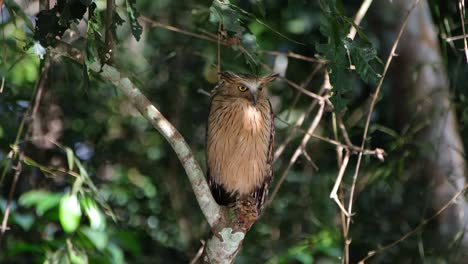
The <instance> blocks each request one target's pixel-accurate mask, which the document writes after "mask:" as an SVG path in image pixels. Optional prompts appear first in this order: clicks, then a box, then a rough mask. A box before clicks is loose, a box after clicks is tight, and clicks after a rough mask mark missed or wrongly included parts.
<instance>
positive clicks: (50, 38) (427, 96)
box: [0, 0, 468, 264]
mask: <svg viewBox="0 0 468 264" xmlns="http://www.w3.org/2000/svg"><path fill="white" fill-rule="evenodd" d="M107 2H109V1H107ZM110 2H113V4H114V6H113V7H114V8H113V10H112V11H113V12H111V13H112V14H113V16H112V18H111V20H106V19H107V18H108V13H106V1H104V0H95V1H80V0H68V1H58V4H57V5H56V1H40V2H39V1H33V0H17V1H13V0H0V5H1V16H0V21H1V22H0V45H1V50H0V78H1V86H0V89H1V90H0V120H1V121H0V169H1V172H2V174H1V176H0V177H1V178H0V190H1V192H0V212H1V215H2V220H3V222H2V230H1V231H2V232H1V237H0V243H1V244H0V262H1V263H87V262H89V263H188V262H190V260H191V259H192V258H193V257H194V256H195V255H196V253H197V251H198V250H199V248H200V247H201V246H202V244H203V243H204V241H206V239H207V238H209V236H210V230H209V226H208V224H207V222H206V220H205V219H204V217H203V215H202V213H201V211H200V208H199V206H198V204H197V202H196V199H194V198H195V197H194V194H193V191H192V189H191V186H190V183H189V181H188V179H187V176H186V174H185V172H184V170H183V168H182V166H181V164H180V162H179V160H178V159H177V156H176V155H175V153H174V152H173V150H172V149H171V147H170V145H169V144H168V143H167V142H166V141H165V139H164V138H163V137H162V136H161V135H160V134H159V133H158V132H157V131H156V130H155V129H154V128H152V127H151V125H150V124H149V122H148V121H147V120H146V119H145V118H143V117H142V116H141V115H140V114H139V112H138V111H137V110H136V109H135V108H134V107H133V106H132V105H131V103H130V102H129V101H128V100H127V99H126V98H125V96H124V95H123V94H121V93H120V92H119V91H118V90H117V89H116V88H115V87H114V86H113V85H112V84H110V83H108V82H106V81H103V80H102V79H101V78H99V77H98V76H97V75H96V74H93V73H92V72H91V71H90V70H89V69H88V68H87V67H86V66H83V65H80V64H78V63H75V62H73V61H72V60H70V59H68V58H66V57H58V56H53V55H51V54H50V53H49V52H45V51H42V50H41V48H42V47H56V46H57V45H59V44H60V43H62V42H63V43H68V44H69V45H72V46H73V47H75V48H77V49H80V50H82V51H85V52H86V57H85V58H84V62H85V64H84V65H89V63H91V62H92V61H93V60H95V59H96V58H101V59H104V60H107V61H108V62H109V63H112V64H113V65H114V66H115V67H116V68H117V69H118V70H119V71H120V72H121V73H122V74H123V75H125V76H128V77H129V78H130V79H131V80H132V81H133V82H134V83H135V84H136V86H137V87H138V88H139V89H141V91H142V92H143V93H144V94H145V95H146V96H147V97H148V98H149V99H150V101H151V102H152V103H153V104H154V105H155V106H156V107H157V108H158V109H159V110H160V111H161V112H162V114H163V115H165V116H166V117H167V118H168V120H169V121H170V122H171V123H172V124H173V125H174V126H175V127H176V128H177V129H178V130H179V131H180V132H181V134H182V135H183V136H184V138H185V140H186V141H187V142H188V144H189V145H190V147H191V148H192V150H193V152H194V154H195V156H196V159H197V160H198V161H199V162H200V164H201V165H202V167H204V163H205V161H204V160H205V156H204V140H205V126H206V117H207V114H208V106H209V97H208V96H207V95H206V92H209V91H210V90H211V89H212V88H213V87H214V86H215V84H216V82H217V72H218V68H217V66H218V65H217V62H218V56H219V57H220V59H221V64H220V67H221V70H231V71H235V72H244V73H253V74H265V73H269V72H271V71H276V72H279V73H280V74H281V76H282V78H280V79H279V80H278V81H276V82H275V83H273V84H272V85H271V87H270V88H269V94H270V99H271V101H272V104H273V107H274V111H275V115H276V117H277V118H276V140H275V141H276V146H278V148H277V160H276V162H275V164H274V175H275V176H274V180H273V183H272V187H271V190H270V194H272V192H273V189H274V188H275V187H276V186H278V192H277V194H275V195H274V199H273V200H272V203H271V204H270V205H269V207H268V208H267V209H266V210H265V212H264V214H263V216H262V218H261V219H260V220H259V221H258V222H257V223H255V225H254V226H253V227H252V229H251V230H250V232H249V233H248V234H247V236H246V239H245V241H244V243H243V247H242V250H241V252H240V253H239V255H238V257H237V259H236V263H322V264H324V263H341V262H342V256H343V255H344V254H345V251H346V248H345V246H344V244H345V241H346V239H345V237H347V238H348V239H349V240H350V241H351V244H350V246H349V257H350V260H349V262H350V263H357V262H358V261H359V260H361V259H362V258H364V257H365V256H367V254H368V252H369V251H371V250H376V249H378V248H380V247H382V246H384V245H387V244H390V243H392V242H393V241H398V240H400V241H399V242H398V243H396V244H395V245H394V246H392V247H390V248H388V249H386V250H384V251H382V252H378V254H376V256H374V257H373V258H371V259H369V260H368V263H468V262H467V261H466V259H465V257H466V252H468V251H467V249H468V238H466V237H465V236H464V232H465V229H466V228H467V224H468V206H467V205H466V202H465V195H464V194H462V195H460V196H457V197H455V195H457V194H458V195H459V194H460V193H459V192H460V191H462V190H464V189H465V188H466V186H465V176H466V164H465V154H464V149H465V146H466V144H467V142H468V141H467V139H468V103H467V100H468V97H467V96H468V86H467V85H466V84H467V83H468V66H467V60H468V55H465V54H468V48H467V47H466V42H465V43H464V40H463V34H466V33H464V27H463V23H465V24H466V17H465V14H464V9H465V7H464V6H463V2H464V1H462V0H460V1H433V0H429V1H420V2H419V3H418V4H417V6H416V7H415V8H414V9H411V7H412V5H413V1H409V0H408V1H405V0H394V1H387V0H385V1H374V2H372V1H364V2H367V3H370V7H369V9H368V11H367V12H364V14H362V15H361V17H362V22H360V28H359V30H358V33H357V34H356V36H355V37H354V36H352V37H350V35H348V32H349V30H350V28H351V27H352V24H353V22H352V21H353V20H354V21H356V20H355V18H356V14H357V12H358V10H359V9H360V8H361V7H362V4H363V2H361V1H357V0H352V1H336V2H335V1H305V0H298V1H285V0H284V1H283V0H271V1H262V0H238V1H234V0H232V1H231V2H230V3H228V2H227V1H217V0H215V1H213V2H212V1H199V0H187V1H169V0H153V1H151V0H139V1H132V0H126V1H124V0H115V1H110ZM40 4H41V5H42V6H41V9H40V7H39V6H40ZM39 10H44V11H47V12H44V11H43V13H42V18H41V19H40V20H36V17H37V16H38V13H39ZM408 10H412V11H411V13H410V16H409V19H408V21H407V22H408V23H407V25H406V27H405V32H404V34H403V35H402V36H401V39H400V43H399V46H398V48H397V50H396V52H395V53H396V54H395V56H394V57H393V61H392V63H391V66H390V68H389V70H388V73H387V75H386V77H385V81H384V82H383V85H382V86H381V89H380V90H379V93H378V97H377V101H376V102H377V103H376V106H375V109H374V111H373V113H372V114H371V119H370V121H371V123H370V127H369V132H368V135H367V139H366V141H365V148H366V149H368V150H369V151H371V152H372V151H374V152H372V153H374V155H373V154H372V153H371V154H369V153H368V154H369V155H368V154H364V155H363V156H362V162H361V165H360V170H359V174H358V177H357V181H356V182H355V184H353V175H354V173H355V169H356V162H357V160H358V155H357V154H358V152H352V153H351V156H350V160H349V165H348V167H347V168H346V170H345V173H344V176H343V181H342V184H341V187H340V189H339V192H338V194H339V197H340V199H341V201H342V202H343V204H345V205H346V208H348V204H349V201H350V194H351V193H353V196H352V201H353V203H352V204H353V207H352V213H353V214H354V215H353V217H352V221H351V223H350V225H349V233H348V234H345V233H344V226H345V225H346V224H345V223H346V218H345V217H344V215H343V214H342V213H341V211H340V209H339V207H338V206H337V205H336V203H335V202H334V201H333V200H331V199H330V198H329V196H330V192H331V190H332V188H333V185H334V183H335V180H336V177H337V174H338V170H339V168H340V165H341V164H342V161H343V160H342V157H343V155H344V153H345V152H343V148H340V147H337V145H336V142H340V144H342V145H341V147H343V146H344V147H345V149H346V147H349V146H350V145H349V144H352V145H353V146H357V147H360V145H361V141H362V138H363V133H364V130H365V125H366V118H367V116H368V114H369V107H370V105H371V104H372V103H371V102H372V95H373V94H374V93H376V91H377V90H376V87H377V86H378V83H379V80H380V78H381V76H382V73H383V70H384V65H385V63H386V61H387V59H388V55H389V54H390V50H391V47H392V45H393V44H394V43H395V40H396V39H397V36H398V32H399V31H400V28H401V26H402V24H403V22H404V21H405V16H406V15H407V14H408ZM358 17H359V16H358ZM37 21H40V22H39V23H38V22H37ZM465 27H466V25H465ZM106 28H107V29H108V30H106ZM109 28H111V29H110V30H109ZM109 32H111V33H110V34H111V36H108V35H107V34H106V33H109ZM218 32H221V33H220V34H218ZM218 36H220V41H219V42H220V43H219V44H218V41H217V38H218ZM137 39H138V40H137ZM218 45H219V47H218ZM106 48H108V49H106ZM109 49H111V50H112V51H111V52H109ZM218 50H219V54H218ZM39 55H41V56H43V58H42V59H41V58H40V56H39ZM325 72H328V73H329V75H330V81H331V85H332V86H333V89H332V90H331V92H330V95H331V98H330V100H331V102H332V103H333V105H334V108H333V109H325V113H324V115H323V117H322V118H321V120H320V123H319V125H318V127H317V128H316V129H315V131H313V134H314V135H316V136H314V137H312V138H310V139H309V140H307V141H306V142H305V143H303V146H304V148H300V146H301V142H302V141H303V140H304V136H305V135H307V133H305V131H306V130H307V129H308V128H309V127H310V125H311V123H312V122H313V120H314V118H315V117H316V114H317V109H318V107H317V106H313V105H314V104H316V101H315V100H313V99H312V98H310V97H309V96H307V95H305V94H303V93H301V92H299V91H298V90H297V89H295V88H294V87H293V86H294V84H296V86H302V87H303V88H304V89H307V90H309V91H311V92H314V93H317V94H318V93H321V92H323V89H322V83H323V82H324V76H325ZM291 82H293V85H291ZM313 107H315V108H313ZM345 131H346V133H345ZM320 137H321V138H322V139H320ZM323 138H325V139H326V140H324V139H323ZM330 140H334V141H333V142H335V143H333V142H332V143H330ZM376 148H380V149H383V150H384V151H385V156H384V160H383V161H382V160H380V159H379V157H377V155H375V149H376ZM297 151H299V154H300V155H299V156H297V155H294V153H295V152H297ZM294 156H296V158H294V159H292V158H293V157H294ZM283 175H284V178H283V177H282V176H283ZM281 178H283V179H284V182H282V181H280V179H281ZM280 182H281V183H280ZM278 183H280V185H277V184H278ZM279 187H281V188H279ZM454 197H455V198H456V199H452V198H454ZM444 205H450V206H448V207H447V208H446V209H445V210H443V211H441V212H438V210H439V209H440V208H442V207H443V206H444ZM436 213H437V215H436V216H435V217H431V216H434V214H436ZM428 219H430V221H429V220H428ZM408 232H411V233H410V234H411V235H410V236H408V237H403V236H404V235H405V234H408Z"/></svg>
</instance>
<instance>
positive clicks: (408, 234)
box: [359, 183, 468, 264]
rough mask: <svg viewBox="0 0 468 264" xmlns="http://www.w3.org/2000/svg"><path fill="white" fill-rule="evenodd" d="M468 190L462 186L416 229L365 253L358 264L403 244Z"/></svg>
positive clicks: (466, 185)
mask: <svg viewBox="0 0 468 264" xmlns="http://www.w3.org/2000/svg"><path fill="white" fill-rule="evenodd" d="M467 188H468V183H467V184H465V186H463V188H462V189H461V190H460V191H458V192H457V193H456V194H455V195H454V196H453V197H452V199H450V200H449V201H448V202H447V203H446V204H445V205H444V206H442V207H441V208H440V209H439V210H437V212H436V213H435V214H433V215H432V216H430V217H429V218H426V219H424V220H423V221H422V222H421V223H420V224H419V225H418V226H417V227H415V228H414V229H413V230H411V231H409V232H408V233H406V234H405V235H403V236H402V237H400V238H399V239H397V240H395V241H393V242H392V243H390V244H387V245H385V246H383V247H380V248H377V249H374V250H371V251H369V252H367V256H366V257H365V258H363V259H361V260H360V261H359V264H364V262H365V261H366V260H368V259H369V258H371V257H373V256H375V255H376V254H378V253H382V252H383V251H385V250H387V249H389V248H392V247H393V246H395V245H397V244H399V243H401V242H403V241H404V240H406V239H407V238H408V237H410V236H412V235H413V234H414V233H416V232H417V231H418V230H419V229H421V228H422V227H423V226H425V225H427V224H428V223H429V222H430V221H432V220H434V219H435V218H436V217H437V216H439V215H440V214H441V213H442V212H444V211H445V210H446V209H447V208H449V206H450V205H452V204H453V203H454V202H455V200H456V199H457V198H458V197H460V196H461V195H462V194H463V193H464V192H465V191H466V189H467Z"/></svg>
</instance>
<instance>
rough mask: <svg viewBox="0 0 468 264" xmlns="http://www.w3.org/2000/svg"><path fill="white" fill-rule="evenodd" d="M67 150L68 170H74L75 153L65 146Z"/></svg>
mask: <svg viewBox="0 0 468 264" xmlns="http://www.w3.org/2000/svg"><path fill="white" fill-rule="evenodd" d="M65 152H66V153H67V161H68V170H70V171H72V170H73V165H74V162H73V161H74V159H75V154H74V153H73V150H72V149H71V148H69V147H65Z"/></svg>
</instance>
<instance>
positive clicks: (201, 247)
mask: <svg viewBox="0 0 468 264" xmlns="http://www.w3.org/2000/svg"><path fill="white" fill-rule="evenodd" d="M200 242H201V246H200V248H199V249H198V251H197V254H195V256H194V257H193V258H192V260H191V261H190V264H195V263H198V260H199V259H200V257H201V256H202V255H203V251H204V250H205V240H201V241H200Z"/></svg>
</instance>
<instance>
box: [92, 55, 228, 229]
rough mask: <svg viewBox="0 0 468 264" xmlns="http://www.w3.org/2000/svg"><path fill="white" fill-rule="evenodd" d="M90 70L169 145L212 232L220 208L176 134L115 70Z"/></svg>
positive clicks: (196, 165) (103, 67)
mask: <svg viewBox="0 0 468 264" xmlns="http://www.w3.org/2000/svg"><path fill="white" fill-rule="evenodd" d="M90 69H91V70H92V71H93V72H95V73H97V74H99V76H100V77H102V78H103V79H104V80H107V81H110V82H112V83H113V84H114V85H115V86H116V87H117V88H118V89H119V90H120V91H122V92H123V93H124V94H125V95H126V96H127V98H128V99H129V100H130V101H131V102H132V104H133V105H134V106H135V107H136V108H137V109H138V111H140V113H141V114H142V115H143V116H144V117H145V118H146V119H147V120H148V121H149V122H150V123H151V124H152V125H153V127H154V128H156V129H157V130H158V131H159V132H160V133H161V134H162V135H163V136H164V138H165V139H166V140H167V141H168V142H169V144H170V145H171V147H172V149H173V150H174V152H175V153H176V155H177V157H178V158H179V160H180V162H181V163H182V166H183V167H184V169H185V172H186V173H187V176H188V178H189V180H190V183H191V185H192V189H193V191H194V193H195V197H196V198H197V201H198V204H199V205H200V208H201V210H202V212H203V214H204V216H205V218H206V220H207V221H208V223H209V225H210V226H211V227H212V228H213V227H215V226H216V225H217V223H218V222H219V220H220V218H221V208H220V206H219V205H218V204H217V203H216V201H215V200H214V198H213V196H212V195H211V191H210V188H209V187H208V184H207V182H206V180H205V176H204V173H203V171H202V169H201V167H200V165H199V164H198V162H197V161H196V160H195V157H194V156H193V153H192V151H191V149H190V147H189V146H188V144H187V142H185V140H184V138H183V137H182V135H181V134H180V133H179V131H177V129H176V128H175V127H174V126H172V124H171V123H170V122H169V121H168V120H167V119H166V118H165V117H164V116H163V115H162V114H161V112H159V110H158V109H157V108H156V107H154V106H153V105H152V104H151V102H150V101H149V100H148V98H146V96H145V95H144V94H142V93H141V91H140V90H139V89H138V88H137V87H136V86H135V85H134V84H133V83H132V81H130V79H128V78H127V77H123V76H121V75H120V72H119V71H118V70H117V69H116V68H114V67H112V66H109V65H107V64H104V65H103V66H102V68H101V64H100V63H98V62H95V63H93V64H92V65H90Z"/></svg>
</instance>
